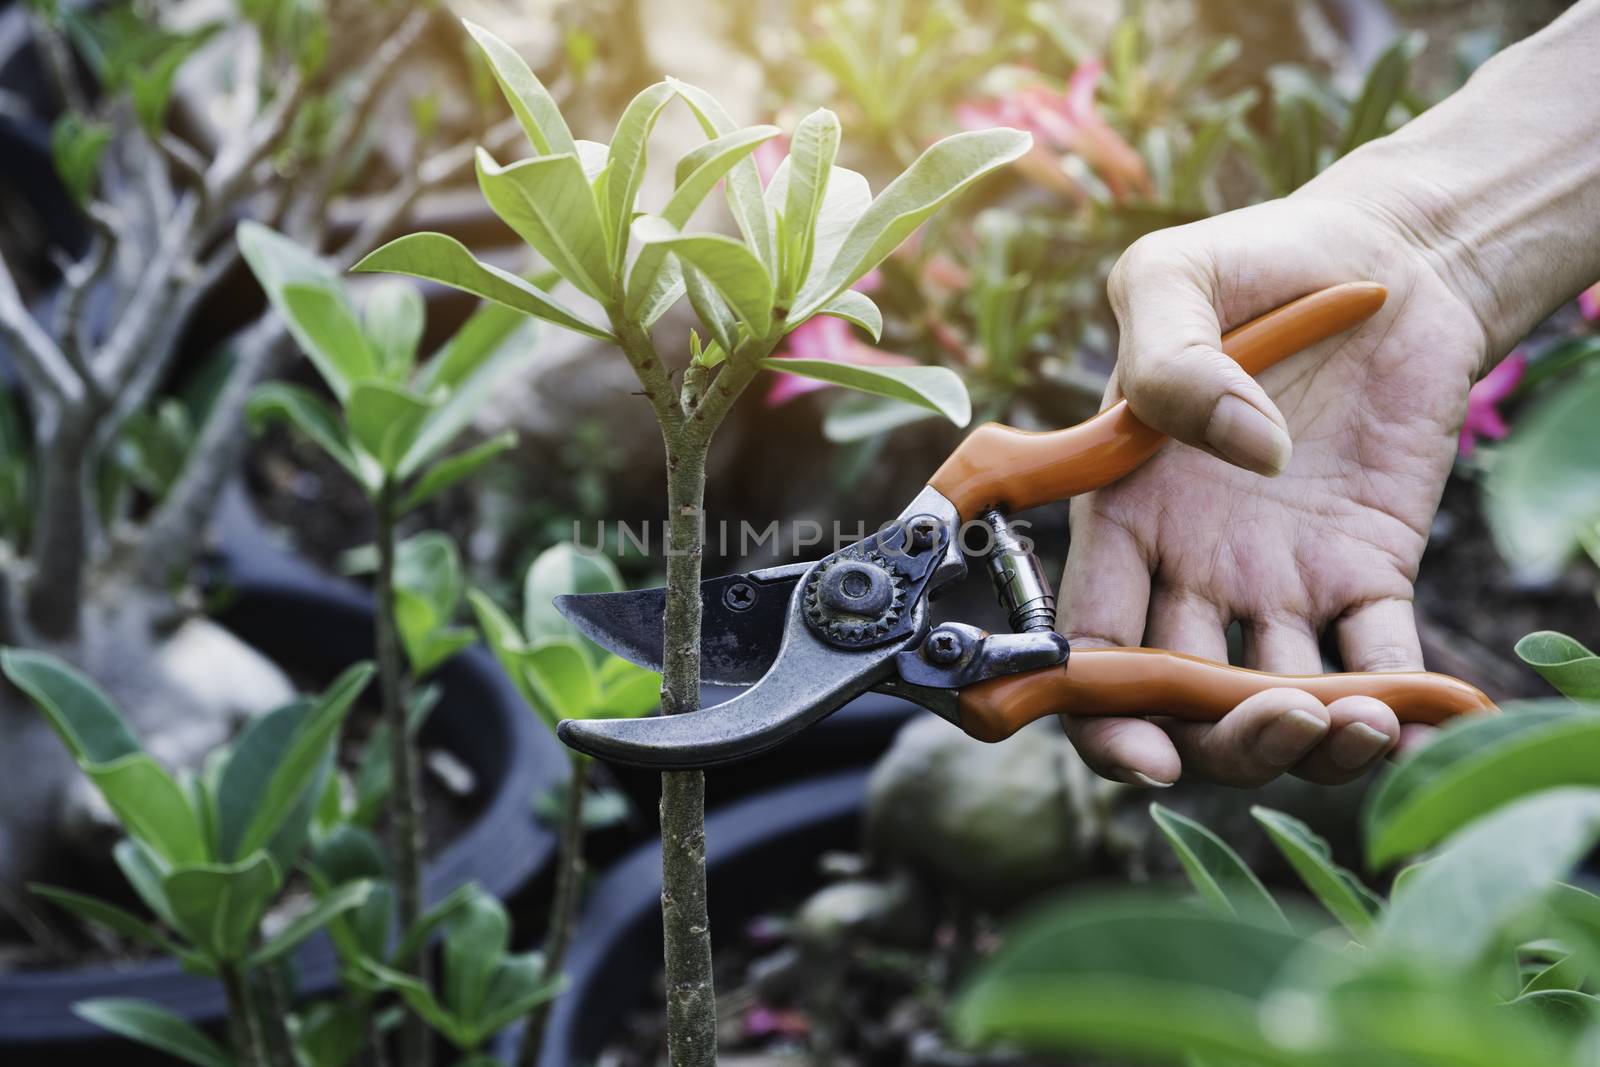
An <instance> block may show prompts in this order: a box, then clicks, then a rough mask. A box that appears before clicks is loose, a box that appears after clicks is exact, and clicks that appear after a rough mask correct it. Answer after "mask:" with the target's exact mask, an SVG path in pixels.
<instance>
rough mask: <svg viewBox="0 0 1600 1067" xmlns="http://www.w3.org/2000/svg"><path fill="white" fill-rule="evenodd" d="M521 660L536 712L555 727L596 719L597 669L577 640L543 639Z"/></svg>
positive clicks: (563, 638)
mask: <svg viewBox="0 0 1600 1067" xmlns="http://www.w3.org/2000/svg"><path fill="white" fill-rule="evenodd" d="M521 658H522V675H523V677H524V678H526V679H527V684H528V688H529V689H530V690H531V691H532V694H533V697H534V708H535V710H538V711H540V712H541V713H542V714H543V715H544V716H545V717H546V719H548V720H550V721H551V722H552V723H554V722H559V721H560V720H562V719H587V718H591V717H593V715H594V713H595V711H596V710H597V709H598V708H599V706H600V693H599V689H598V687H597V685H596V682H595V676H594V674H595V672H594V665H593V663H591V661H590V659H589V657H588V655H587V654H586V653H585V652H584V648H583V646H582V645H581V644H579V643H578V641H577V640H575V639H573V638H569V637H547V638H543V639H541V640H538V641H534V642H532V643H531V644H530V645H529V646H528V649H527V651H526V652H524V653H523V654H522V657H521Z"/></svg>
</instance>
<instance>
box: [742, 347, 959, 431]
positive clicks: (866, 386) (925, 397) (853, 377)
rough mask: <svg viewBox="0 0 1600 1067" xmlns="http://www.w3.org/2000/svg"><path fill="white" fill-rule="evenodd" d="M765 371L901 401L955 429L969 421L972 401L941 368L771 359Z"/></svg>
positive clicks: (951, 374)
mask: <svg viewBox="0 0 1600 1067" xmlns="http://www.w3.org/2000/svg"><path fill="white" fill-rule="evenodd" d="M761 365H762V366H763V367H766V368H767V369H768V370H775V371H784V372H786V373H789V374H799V375H802V376H804V377H806V378H815V379H817V380H818V381H824V382H832V383H833V384H835V385H843V386H846V387H848V388H850V389H855V390H858V391H860V392H863V393H872V394H873V395H875V396H887V397H893V398H894V399H896V400H905V401H909V402H910V403H913V404H916V405H917V406H919V407H923V408H927V409H928V410H929V411H934V412H937V413H939V414H940V415H943V416H944V417H945V418H947V419H949V420H950V421H951V422H953V423H955V424H956V425H957V426H965V425H966V424H967V423H968V422H970V421H972V400H971V399H970V398H969V397H968V396H967V387H966V386H965V385H963V384H962V382H961V379H960V377H958V376H957V375H956V373H955V372H954V371H952V370H949V369H947V368H945V367H916V366H912V367H903V366H868V365H866V364H863V363H845V362H842V361H839V360H831V359H793V358H789V357H771V358H767V359H764V360H762V361H761Z"/></svg>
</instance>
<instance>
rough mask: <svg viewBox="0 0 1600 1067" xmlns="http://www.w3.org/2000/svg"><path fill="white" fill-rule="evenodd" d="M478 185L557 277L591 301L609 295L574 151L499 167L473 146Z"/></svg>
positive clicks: (594, 212) (604, 258)
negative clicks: (558, 275) (583, 293)
mask: <svg viewBox="0 0 1600 1067" xmlns="http://www.w3.org/2000/svg"><path fill="white" fill-rule="evenodd" d="M477 167H478V187H479V188H480V189H482V190H483V196H484V199H486V200H487V201H488V202H489V206H490V207H491V208H493V209H494V213H495V214H496V215H499V216H500V218H501V219H502V220H503V221H504V222H505V224H506V225H507V226H510V227H511V228H512V230H514V231H516V234H517V236H518V237H521V238H522V239H523V240H524V241H526V242H527V243H528V244H529V245H530V246H531V247H532V248H533V249H534V251H536V252H538V253H539V254H540V255H541V256H543V257H544V258H545V259H547V260H549V261H550V265H551V266H552V267H554V268H555V269H556V271H557V272H558V273H560V275H561V276H562V277H563V278H565V279H566V280H567V281H569V282H571V283H572V284H573V285H575V286H577V287H578V288H579V289H581V290H582V291H583V292H586V293H588V294H589V295H590V296H592V297H594V298H595V299H596V300H600V301H604V300H606V299H607V298H608V297H609V296H610V294H611V288H612V285H611V269H610V263H609V258H608V255H607V252H606V240H605V230H604V228H603V226H602V225H601V222H600V212H599V209H598V208H597V207H596V205H595V201H594V192H593V190H591V189H590V188H589V182H588V180H587V179H586V178H585V177H584V176H583V167H582V166H581V165H580V164H579V163H578V157H577V156H575V155H561V156H535V157H534V158H533V159H524V160H522V161H521V162H518V163H513V164H511V165H510V166H508V167H502V166H500V165H499V164H498V163H496V162H495V161H494V158H493V157H492V156H490V155H489V153H487V152H485V151H484V150H483V149H481V148H480V149H478V155H477Z"/></svg>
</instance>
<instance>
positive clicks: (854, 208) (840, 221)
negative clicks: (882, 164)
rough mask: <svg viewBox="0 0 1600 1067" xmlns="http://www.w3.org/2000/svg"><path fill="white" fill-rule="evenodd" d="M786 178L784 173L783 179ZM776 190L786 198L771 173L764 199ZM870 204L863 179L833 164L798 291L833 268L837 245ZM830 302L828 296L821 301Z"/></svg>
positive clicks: (840, 245) (792, 318)
mask: <svg viewBox="0 0 1600 1067" xmlns="http://www.w3.org/2000/svg"><path fill="white" fill-rule="evenodd" d="M786 162H787V161H786ZM781 169H782V168H780V170H781ZM787 180H788V179H787V175H785V176H784V181H785V182H787ZM779 193H782V194H783V195H784V197H785V198H787V195H788V193H787V188H786V187H784V186H781V185H780V184H779V180H778V177H777V176H774V177H773V180H772V185H771V187H769V188H768V189H767V198H768V202H769V203H770V202H772V201H775V200H777V199H778V195H777V194H779ZM871 206H872V187H871V186H869V185H868V184H867V179H866V178H864V177H862V176H861V175H860V174H857V173H856V172H855V171H853V170H850V169H849V168H847V167H834V168H833V174H832V176H831V177H830V178H829V179H828V189H827V192H826V193H824V195H823V197H822V207H821V208H820V209H819V210H818V212H817V222H816V226H815V232H814V233H813V235H812V249H811V269H810V271H809V272H808V274H807V277H806V278H804V279H802V282H801V284H800V286H799V288H800V290H801V291H802V292H803V291H805V289H806V286H807V285H809V284H810V283H811V282H812V281H820V280H821V279H822V278H823V277H825V276H826V275H827V273H828V272H829V271H830V270H832V269H833V263H834V260H836V259H838V258H839V249H841V248H843V247H844V241H845V238H846V237H848V236H849V235H850V231H851V230H853V229H854V228H855V225H856V223H857V222H859V221H861V216H862V215H864V214H865V213H866V210H867V208H869V207H871ZM844 292H850V290H849V289H845V290H844V291H843V292H841V293H840V294H839V295H841V296H842V295H843V293H844ZM832 302H833V301H831V300H829V301H825V302H824V303H825V304H829V303H832ZM788 321H790V322H794V321H795V316H794V315H793V314H791V315H790V316H789V320H788Z"/></svg>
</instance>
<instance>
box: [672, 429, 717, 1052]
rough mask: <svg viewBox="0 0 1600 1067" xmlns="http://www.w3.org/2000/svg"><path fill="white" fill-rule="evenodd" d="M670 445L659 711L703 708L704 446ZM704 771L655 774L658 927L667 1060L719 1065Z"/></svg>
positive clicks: (680, 443) (676, 713)
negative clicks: (658, 821)
mask: <svg viewBox="0 0 1600 1067" xmlns="http://www.w3.org/2000/svg"><path fill="white" fill-rule="evenodd" d="M673 437H679V435H677V434H674V435H671V436H670V437H669V438H668V440H667V508H668V511H669V519H668V524H667V530H668V536H667V606H666V616H665V619H664V620H663V626H664V627H665V635H666V636H665V655H664V660H665V662H664V663H663V665H662V666H663V670H662V678H661V710H662V711H663V712H664V713H666V714H668V715H678V714H683V713H686V712H694V711H698V710H699V708H700V559H701V553H702V549H703V546H702V536H703V532H704V531H703V522H702V517H701V508H702V502H703V499H704V496H705V485H706V446H705V445H704V444H700V443H693V444H687V447H685V445H686V442H684V441H683V440H681V438H680V439H679V440H673V439H672V438H673ZM705 790H706V782H705V774H704V773H703V772H701V771H697V770H696V771H668V772H666V773H664V774H662V776H661V887H662V888H661V926H662V933H663V934H664V937H665V945H666V987H667V1059H668V1062H669V1063H670V1064H671V1065H672V1067H711V1065H713V1064H715V1063H716V1062H717V1001H716V991H715V988H714V986H713V985H712V977H711V921H710V918H709V917H708V915H707V913H706V824H705Z"/></svg>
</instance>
